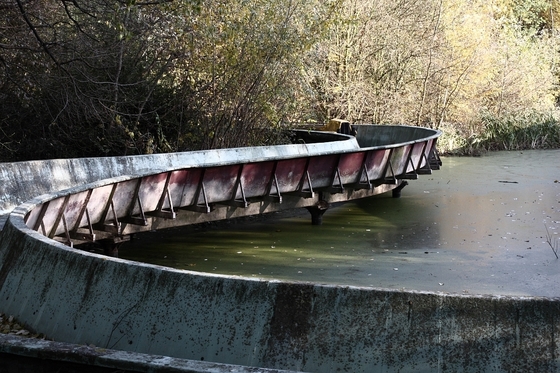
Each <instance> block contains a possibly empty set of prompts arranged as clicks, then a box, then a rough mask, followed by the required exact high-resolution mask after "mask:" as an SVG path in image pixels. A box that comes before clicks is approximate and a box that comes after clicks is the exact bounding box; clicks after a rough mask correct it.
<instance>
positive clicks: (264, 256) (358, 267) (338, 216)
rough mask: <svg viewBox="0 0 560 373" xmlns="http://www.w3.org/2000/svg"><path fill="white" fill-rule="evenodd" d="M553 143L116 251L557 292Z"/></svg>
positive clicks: (352, 277)
mask: <svg viewBox="0 0 560 373" xmlns="http://www.w3.org/2000/svg"><path fill="white" fill-rule="evenodd" d="M559 160H560V150H547V151H523V152H497V153H490V154H487V155H484V156H482V157H476V158H456V157H452V158H450V157H446V158H444V159H443V162H444V165H443V167H442V169H441V170H439V171H435V172H434V173H433V174H432V175H428V176H422V177H420V178H419V179H418V180H413V181H411V182H410V185H409V186H407V187H406V188H405V189H404V190H403V192H402V197H401V198H400V199H393V198H391V195H390V193H388V194H385V195H381V196H376V197H372V198H368V199H364V200H360V201H357V202H355V203H346V204H343V205H340V206H336V207H334V208H332V209H330V210H329V211H327V213H326V214H325V215H324V217H323V225H321V226H312V225H311V224H310V217H309V214H308V213H307V212H306V211H303V212H300V213H296V214H294V215H295V216H289V217H282V218H275V219H266V220H264V221H259V222H253V223H244V224H225V225H223V226H219V227H214V228H208V227H207V228H205V229H202V230H199V231H193V229H192V228H189V229H185V228H183V229H173V230H167V231H158V232H153V233H150V234H145V235H139V236H138V237H137V239H135V240H133V241H132V242H131V243H127V244H126V245H124V246H123V247H122V249H121V251H120V256H121V257H122V258H125V259H132V260H137V261H145V262H149V263H154V264H159V265H164V266H170V267H175V268H182V269H188V270H195V271H202V272H211V273H224V274H233V275H239V276H247V277H259V278H274V279H285V280H292V281H293V280H296V281H304V282H314V283H324V284H339V285H353V286H371V287H376V288H390V289H407V290H420V291H437V292H445V293H462V294H503V295H520V296H547V297H558V296H560V290H559V289H560V288H559V285H560V259H557V257H556V255H555V253H554V250H553V248H554V249H560V235H559V234H558V232H559V231H560V183H559V181H560V165H559V163H558V161H559ZM558 254H559V255H560V252H559V253H558Z"/></svg>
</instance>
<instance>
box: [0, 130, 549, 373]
mask: <svg viewBox="0 0 560 373" xmlns="http://www.w3.org/2000/svg"><path fill="white" fill-rule="evenodd" d="M356 128H357V136H356V137H353V136H348V135H343V134H335V133H324V132H315V131H306V130H303V131H301V130H300V131H295V133H294V134H295V137H294V139H295V141H294V144H290V145H279V146H272V147H253V148H238V149H222V150H212V151H205V152H188V153H177V154H171V155H149V156H136V157H113V158H96V159H74V160H51V161H43V162H21V163H17V164H4V165H0V175H1V176H2V178H3V185H2V186H0V192H1V193H0V202H1V204H0V209H1V208H3V210H4V211H11V212H10V214H9V215H7V214H6V215H4V219H3V220H0V226H1V225H2V222H4V223H3V225H4V227H3V229H2V231H1V232H0V312H3V313H5V314H10V315H14V316H15V317H16V318H17V319H18V320H20V321H22V322H23V323H25V325H26V326H28V327H29V328H31V329H33V330H35V331H37V332H40V333H44V334H45V335H47V336H49V337H50V338H53V339H55V340H57V341H60V342H63V343H66V344H63V345H57V344H56V343H55V342H48V341H42V342H41V341H39V342H30V341H27V340H25V341H22V340H14V338H15V337H0V353H1V354H5V356H13V355H21V356H31V357H35V358H41V359H45V360H49V359H51V360H53V359H54V360H57V359H58V360H66V361H70V362H73V363H81V364H86V365H89V366H96V367H107V368H111V369H117V368H118V369H122V370H128V371H146V372H148V371H150V372H156V371H158V369H160V370H161V371H168V370H172V371H179V372H181V371H183V372H249V371H250V372H254V371H261V372H269V371H279V370H282V371H287V370H289V371H315V372H330V371H344V372H376V371H383V372H421V371H425V372H432V371H437V372H443V371H449V372H451V371H465V372H470V371H473V372H474V371H477V372H479V371H480V372H486V371H488V372H490V371H498V372H502V371H503V372H514V371H520V372H521V371H528V370H527V369H529V368H530V369H529V370H532V371H557V370H558V366H559V364H558V361H557V360H558V358H557V356H560V351H559V349H560V347H558V346H560V343H558V341H557V339H558V335H560V333H559V332H558V330H559V329H560V325H558V321H556V319H557V317H556V318H555V316H554V315H557V314H558V313H559V312H560V306H559V305H558V304H559V303H558V301H557V300H554V299H534V298H530V299H526V298H515V297H501V296H499V295H498V296H466V295H452V294H451V295H450V294H441V293H427V292H416V291H395V290H387V289H377V288H357V287H348V286H333V285H320V284H313V283H300V282H284V281H275V280H263V279H255V278H243V277H235V276H226V275H216V274H205V273H195V272H191V271H184V270H176V269H171V268H166V267H160V266H155V265H149V264H145V263H136V262H131V261H127V260H122V259H119V258H117V257H115V256H116V255H114V254H116V250H117V247H118V245H119V243H121V242H122V241H123V240H126V239H127V237H129V236H130V235H131V234H133V233H138V232H142V231H147V230H155V229H163V228H168V227H173V226H180V225H187V224H195V223H200V222H205V221H211V220H220V219H230V218H235V217H239V216H246V215H254V214H263V213H268V212H273V211H279V210H284V209H293V208H307V209H308V210H309V211H310V212H311V216H312V223H314V224H320V222H321V216H322V214H323V213H324V211H325V210H326V209H327V208H328V206H329V204H331V203H334V202H342V201H348V200H352V199H357V198H365V197H368V196H372V195H375V194H379V193H384V192H388V191H391V190H392V191H393V195H394V196H398V195H399V193H400V189H401V188H402V187H403V186H404V185H405V180H406V179H415V178H417V177H418V176H419V175H422V174H429V173H431V172H432V170H433V169H437V168H439V165H440V163H441V161H440V159H439V157H438V156H437V152H436V142H437V138H438V136H439V135H440V132H439V131H436V130H431V129H426V128H420V127H408V126H374V125H360V126H356ZM30 182H31V184H30ZM63 186H66V187H67V189H65V188H64V187H63ZM68 187H69V188H68ZM61 189H64V190H61ZM39 192H42V193H46V194H43V195H42V196H39V197H35V196H37V195H38V194H41V193H39ZM33 197H34V198H33ZM22 201H25V203H21V204H20V202H22ZM84 242H102V243H103V244H104V247H105V248H106V253H107V254H110V255H99V254H95V253H91V252H87V251H83V250H78V249H76V247H78V245H79V244H81V243H84ZM521 331H522V336H523V338H521V337H520V333H521ZM68 343H70V344H75V345H74V347H68V346H72V345H69V344H68ZM78 345H92V346H96V347H83V346H78ZM529 345H530V346H531V347H532V348H531V349H526V348H524V346H529ZM53 346H54V347H53ZM45 351H46V352H45ZM5 356H4V357H5ZM53 356H54V357H53ZM0 360H1V359H0ZM533 368H535V369H537V370H535V369H533ZM166 369H167V370H166Z"/></svg>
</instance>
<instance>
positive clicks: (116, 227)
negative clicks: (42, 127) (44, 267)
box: [25, 126, 439, 244]
mask: <svg viewBox="0 0 560 373" xmlns="http://www.w3.org/2000/svg"><path fill="white" fill-rule="evenodd" d="M362 128H363V130H364V133H365V135H361V136H362V137H359V138H358V140H361V141H362V142H365V143H366V144H368V143H369V144H375V146H370V147H365V148H363V147H362V148H357V149H338V150H336V151H323V152H308V153H304V154H302V153H301V152H297V153H295V152H286V153H284V154H283V155H282V156H277V157H275V158H274V159H258V160H254V161H248V160H247V159H248V158H249V157H247V156H246V155H244V154H243V155H240V153H243V150H241V149H239V150H238V151H237V153H234V154H232V155H230V156H229V157H228V158H227V159H222V160H221V161H220V162H215V161H214V160H213V159H215V158H216V157H215V156H213V155H212V153H213V151H208V152H207V156H208V159H212V161H202V162H200V163H199V164H197V165H192V166H189V167H184V168H172V169H169V170H165V171H163V172H157V173H154V172H150V173H146V174H143V175H140V176H129V177H124V178H123V179H122V180H118V181H115V180H110V181H107V182H105V183H103V182H102V183H96V184H94V185H87V186H85V187H81V188H80V187H78V188H75V189H73V190H71V191H68V192H65V193H62V194H61V195H60V196H53V197H52V198H46V200H43V201H41V202H40V203H37V204H36V206H34V207H33V208H32V209H31V210H30V211H29V213H28V214H27V215H26V217H25V222H26V224H27V226H28V227H30V228H32V229H34V230H36V231H38V232H39V233H41V234H43V235H45V236H47V237H49V238H56V239H58V240H59V241H62V242H65V243H67V244H72V243H73V242H81V241H83V240H91V241H93V240H95V239H96V238H98V237H102V238H107V234H109V235H110V236H111V237H114V238H115V237H121V236H122V235H123V234H129V233H134V232H138V231H144V230H146V229H154V225H153V224H152V220H150V219H148V217H149V216H155V217H158V218H163V219H171V220H173V219H176V218H177V214H178V211H179V210H189V211H195V212H198V213H202V214H205V213H210V212H212V211H213V210H214V209H215V207H216V206H217V205H228V206H234V207H237V208H247V207H248V206H249V205H250V204H252V203H262V202H263V201H273V202H276V203H279V204H281V203H282V202H283V200H284V196H297V197H299V198H303V199H313V198H315V197H316V194H317V193H321V195H320V197H318V198H319V199H320V200H324V199H325V198H327V197H325V196H326V195H329V196H332V195H334V194H338V193H344V192H345V191H348V190H350V191H356V190H358V191H359V190H362V189H365V190H369V191H370V192H369V193H367V194H365V195H364V196H368V195H373V194H377V193H382V192H386V191H387V189H388V188H387V187H384V186H387V185H389V186H393V187H396V186H398V185H399V184H400V181H401V180H403V179H414V178H417V177H418V175H420V174H425V173H430V172H431V171H432V169H433V168H438V167H439V163H438V159H437V153H436V149H435V146H436V140H437V137H438V136H439V132H438V131H433V130H427V129H418V128H417V127H404V126H369V127H364V126H362ZM371 128H373V129H376V131H372V130H371ZM366 129H367V130H366ZM377 132H379V136H380V137H381V140H380V139H375V138H365V137H364V136H368V137H375V136H376V135H377ZM388 134H391V136H390V137H388ZM308 136H309V135H308ZM399 140H401V141H402V142H400V143H399V142H396V143H395V142H389V141H399ZM248 151H250V149H249V150H248ZM352 198H359V197H357V196H353V197H350V198H348V199H352ZM332 200H335V199H334V198H331V201H332ZM339 200H340V199H339ZM326 202H330V201H328V200H327V201H326ZM313 203H315V202H313ZM295 205H297V203H296V204H294V206H295ZM304 206H305V204H304ZM307 206H309V204H307ZM189 221H192V220H184V219H183V220H181V219H180V220H178V222H177V224H179V225H180V224H189ZM125 232H126V233H125Z"/></svg>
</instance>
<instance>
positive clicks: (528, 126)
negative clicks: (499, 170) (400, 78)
mask: <svg viewBox="0 0 560 373" xmlns="http://www.w3.org/2000/svg"><path fill="white" fill-rule="evenodd" d="M559 117H560V115H559V113H558V112H551V111H547V112H543V111H536V110H526V111H522V112H509V113H507V114H504V115H501V116H496V115H495V114H493V113H489V112H484V113H482V114H481V116H480V123H481V124H480V126H479V128H482V129H481V130H478V131H477V132H470V134H469V132H467V131H465V130H464V129H463V131H461V130H459V128H460V127H459V126H444V127H443V128H442V130H443V136H442V137H441V138H440V140H439V141H438V144H439V148H440V151H441V152H442V153H446V154H457V155H473V154H474V155H476V154H480V153H483V152H487V151H494V150H526V149H552V148H560V119H559Z"/></svg>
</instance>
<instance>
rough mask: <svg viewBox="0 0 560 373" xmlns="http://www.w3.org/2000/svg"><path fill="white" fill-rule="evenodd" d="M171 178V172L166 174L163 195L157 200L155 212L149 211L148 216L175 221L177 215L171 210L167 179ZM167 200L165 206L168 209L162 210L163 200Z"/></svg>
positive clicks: (171, 202)
mask: <svg viewBox="0 0 560 373" xmlns="http://www.w3.org/2000/svg"><path fill="white" fill-rule="evenodd" d="M170 178H171V172H168V173H167V178H166V180H165V186H164V188H163V193H162V194H161V197H160V199H159V203H158V205H157V209H156V210H155V211H150V212H149V213H148V215H151V216H156V217H158V218H164V219H175V218H177V214H176V213H175V210H174V209H173V200H172V199H171V193H169V179H170ZM166 199H167V204H168V205H169V207H168V208H167V209H164V208H163V206H164V204H165V200H166Z"/></svg>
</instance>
